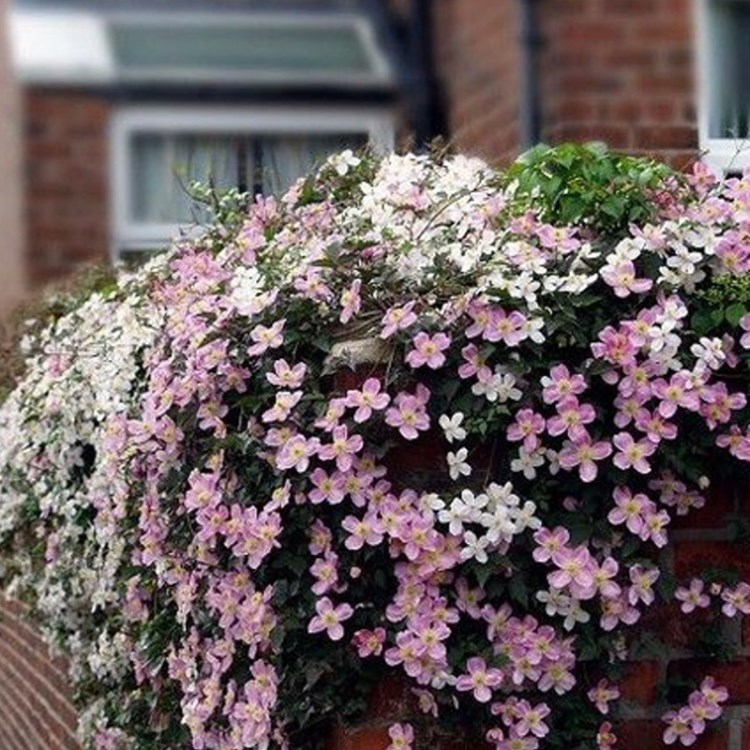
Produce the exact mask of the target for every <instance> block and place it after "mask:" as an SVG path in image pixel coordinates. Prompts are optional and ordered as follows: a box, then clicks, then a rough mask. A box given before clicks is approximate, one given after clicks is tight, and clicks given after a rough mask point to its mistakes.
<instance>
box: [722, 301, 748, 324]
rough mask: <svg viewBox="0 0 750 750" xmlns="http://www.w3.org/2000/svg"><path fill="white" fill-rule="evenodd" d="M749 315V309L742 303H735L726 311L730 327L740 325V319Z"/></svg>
mask: <svg viewBox="0 0 750 750" xmlns="http://www.w3.org/2000/svg"><path fill="white" fill-rule="evenodd" d="M746 314H747V308H746V307H745V305H743V304H742V302H735V303H734V304H733V305H729V307H727V309H726V310H725V311H724V317H725V318H726V319H727V322H728V323H729V324H730V325H733V326H736V325H739V323H740V319H741V318H743V317H744V316H745V315H746Z"/></svg>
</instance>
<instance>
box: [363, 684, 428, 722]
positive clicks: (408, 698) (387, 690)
mask: <svg viewBox="0 0 750 750" xmlns="http://www.w3.org/2000/svg"><path fill="white" fill-rule="evenodd" d="M411 687H412V685H411V683H410V682H409V680H407V679H403V678H401V677H400V676H398V675H392V676H391V675H389V676H387V677H385V678H384V679H383V680H381V682H380V683H379V684H378V685H377V686H376V687H375V689H374V690H373V692H372V695H370V699H369V702H368V706H367V718H368V719H373V720H375V719H384V720H389V721H399V720H402V719H407V718H408V717H409V716H410V715H414V714H415V713H416V712H417V711H418V707H417V700H416V697H415V696H414V694H413V693H412V692H411Z"/></svg>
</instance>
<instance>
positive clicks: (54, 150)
mask: <svg viewBox="0 0 750 750" xmlns="http://www.w3.org/2000/svg"><path fill="white" fill-rule="evenodd" d="M109 111H110V108H109V105H108V104H107V103H106V102H105V101H104V100H103V99H102V98H101V97H97V96H96V95H93V94H87V93H80V92H76V91H56V90H51V89H50V90H45V89H36V90H35V89H31V90H27V92H26V95H25V97H24V128H25V144H24V146H25V164H26V182H25V193H26V200H25V211H26V217H25V220H26V236H27V242H26V245H27V248H26V260H27V267H28V275H29V278H30V279H31V282H32V283H33V284H35V285H39V284H43V283H47V282H50V281H58V280H59V279H61V278H62V277H64V275H65V274H67V273H69V272H70V271H72V270H74V269H75V268H76V267H77V266H79V265H80V264H82V263H86V262H90V261H103V260H106V258H107V257H108V232H109V200H108V197H109V196H108V193H109V168H108V123H109Z"/></svg>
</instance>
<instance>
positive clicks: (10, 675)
mask: <svg viewBox="0 0 750 750" xmlns="http://www.w3.org/2000/svg"><path fill="white" fill-rule="evenodd" d="M75 726H76V714H75V711H74V709H73V707H72V706H71V703H70V700H69V690H68V687H67V683H66V679H65V664H64V662H63V661H62V660H60V659H56V660H53V659H51V658H50V657H49V656H48V652H47V649H46V648H45V646H44V644H43V643H42V641H41V639H40V638H39V636H38V635H37V634H36V632H35V631H34V629H33V628H31V627H30V626H29V625H28V624H27V623H26V622H24V620H23V618H22V608H21V607H20V606H19V605H18V604H15V603H12V604H11V603H8V602H7V601H5V600H3V599H2V598H0V748H2V750H79V745H78V743H77V742H76V739H75Z"/></svg>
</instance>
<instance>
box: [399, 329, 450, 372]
mask: <svg viewBox="0 0 750 750" xmlns="http://www.w3.org/2000/svg"><path fill="white" fill-rule="evenodd" d="M450 344H451V340H450V337H449V336H448V335H447V334H445V333H436V334H435V335H434V336H430V335H429V334H427V333H425V332H424V331H420V332H419V333H418V334H417V335H416V336H415V337H414V338H413V339H412V345H413V347H414V348H413V349H412V350H411V351H410V352H409V353H408V354H407V355H406V362H407V364H408V365H409V366H410V367H413V368H414V369H416V368H417V367H422V366H423V365H427V367H429V368H430V369H431V370H437V369H439V368H440V367H442V366H443V365H444V364H445V354H444V353H443V352H445V350H446V349H447V348H448V347H449V346H450Z"/></svg>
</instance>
